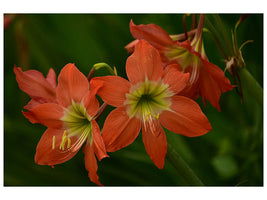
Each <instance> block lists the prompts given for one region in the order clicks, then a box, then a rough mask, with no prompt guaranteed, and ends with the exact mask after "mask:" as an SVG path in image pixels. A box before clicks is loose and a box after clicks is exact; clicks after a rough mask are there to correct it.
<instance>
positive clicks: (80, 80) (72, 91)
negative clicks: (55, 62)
mask: <svg viewBox="0 0 267 200" xmlns="http://www.w3.org/2000/svg"><path fill="white" fill-rule="evenodd" d="M88 90H89V83H88V80H87V78H86V77H85V76H84V75H83V74H82V73H81V72H80V71H79V70H78V69H77V68H76V67H75V65H74V64H71V63H69V64H67V65H66V66H65V67H64V68H63V69H62V70H61V72H60V74H59V76H58V87H57V99H58V103H59V104H61V105H63V106H64V107H68V106H69V105H71V104H72V100H74V101H75V102H81V100H82V98H83V97H84V95H85V94H87V92H88Z"/></svg>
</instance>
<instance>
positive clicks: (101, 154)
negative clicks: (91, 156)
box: [91, 120, 109, 161]
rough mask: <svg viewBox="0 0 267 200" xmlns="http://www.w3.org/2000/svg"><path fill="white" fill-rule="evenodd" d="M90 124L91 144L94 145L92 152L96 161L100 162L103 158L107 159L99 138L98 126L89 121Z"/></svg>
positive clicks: (101, 140)
mask: <svg viewBox="0 0 267 200" xmlns="http://www.w3.org/2000/svg"><path fill="white" fill-rule="evenodd" d="M91 123H92V135H93V143H94V152H95V154H96V156H97V158H98V160H99V161H100V160H102V159H103V158H105V157H109V156H108V155H107V152H106V147H105V144H104V141H103V138H102V136H101V132H100V129H99V126H98V124H97V123H96V121H95V120H92V121H91Z"/></svg>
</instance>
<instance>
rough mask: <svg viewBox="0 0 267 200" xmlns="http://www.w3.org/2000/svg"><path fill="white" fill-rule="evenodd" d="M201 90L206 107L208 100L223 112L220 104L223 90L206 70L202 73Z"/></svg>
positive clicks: (200, 78)
mask: <svg viewBox="0 0 267 200" xmlns="http://www.w3.org/2000/svg"><path fill="white" fill-rule="evenodd" d="M199 90H200V91H199V93H200V96H201V97H202V101H203V104H204V106H206V100H208V101H209V102H210V103H211V105H213V106H214V107H215V108H217V109H218V110H219V111H220V110H221V108H220V104H219V100H220V96H221V89H220V87H219V85H218V83H217V81H216V80H214V79H213V77H212V76H211V75H210V74H209V73H208V72H207V71H206V69H202V70H201V71H200V77H199Z"/></svg>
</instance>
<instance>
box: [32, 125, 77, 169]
mask: <svg viewBox="0 0 267 200" xmlns="http://www.w3.org/2000/svg"><path fill="white" fill-rule="evenodd" d="M63 133H64V130H63V129H52V128H48V129H47V130H46V131H45V132H44V134H43V135H42V137H41V139H40V141H39V143H38V145H37V148H36V154H35V162H36V163H37V164H39V165H50V166H54V165H56V164H60V163H64V162H66V161H68V160H70V159H71V158H72V157H73V156H75V154H76V153H77V152H78V151H79V149H74V151H70V150H67V151H62V150H60V149H59V146H60V144H61V142H62V135H63ZM53 143H54V148H53Z"/></svg>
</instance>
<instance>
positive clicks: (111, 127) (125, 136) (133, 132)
mask: <svg viewBox="0 0 267 200" xmlns="http://www.w3.org/2000/svg"><path fill="white" fill-rule="evenodd" d="M140 129H141V122H140V120H139V119H137V118H135V117H133V118H129V116H128V114H127V113H126V109H125V108H116V109H115V110H113V111H112V112H110V114H109V115H108V117H107V118H106V121H105V123H104V127H103V135H102V137H103V140H104V143H105V145H106V149H107V151H108V152H113V151H117V150H119V149H121V148H123V147H126V146H128V145H130V144H131V143H133V141H134V140H135V139H136V137H137V136H138V134H139V132H140Z"/></svg>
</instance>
